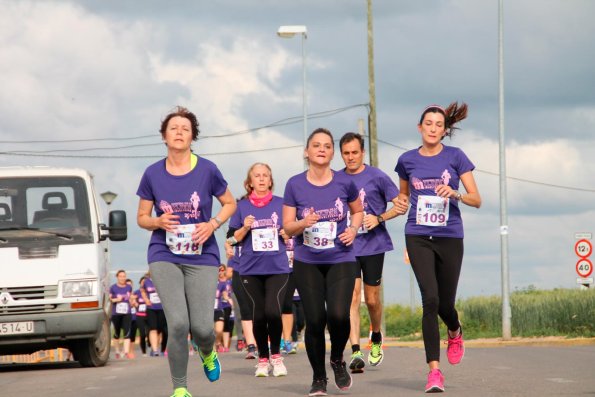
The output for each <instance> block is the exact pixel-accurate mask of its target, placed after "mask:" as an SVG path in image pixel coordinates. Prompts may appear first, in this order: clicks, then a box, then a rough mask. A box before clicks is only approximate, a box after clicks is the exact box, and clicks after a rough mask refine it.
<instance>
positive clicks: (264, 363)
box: [256, 358, 269, 368]
mask: <svg viewBox="0 0 595 397" xmlns="http://www.w3.org/2000/svg"><path fill="white" fill-rule="evenodd" d="M268 366H269V359H268V358H259V359H258V363H257V364H256V367H257V368H268Z"/></svg>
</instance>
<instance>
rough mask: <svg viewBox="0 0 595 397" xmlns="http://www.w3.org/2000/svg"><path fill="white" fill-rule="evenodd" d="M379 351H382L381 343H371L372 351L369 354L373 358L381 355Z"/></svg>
mask: <svg viewBox="0 0 595 397" xmlns="http://www.w3.org/2000/svg"><path fill="white" fill-rule="evenodd" d="M381 350H382V342H379V343H374V342H372V351H371V352H370V354H372V355H373V356H374V357H378V356H379V355H380V353H381Z"/></svg>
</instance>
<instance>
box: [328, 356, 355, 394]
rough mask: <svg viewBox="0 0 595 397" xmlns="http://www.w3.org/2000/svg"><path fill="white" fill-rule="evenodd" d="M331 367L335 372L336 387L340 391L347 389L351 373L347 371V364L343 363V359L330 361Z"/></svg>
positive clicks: (349, 385)
mask: <svg viewBox="0 0 595 397" xmlns="http://www.w3.org/2000/svg"><path fill="white" fill-rule="evenodd" d="M331 367H332V368H333V372H334V373H335V384H336V385H337V388H338V389H339V390H342V391H346V390H349V388H350V387H351V383H352V382H351V375H349V372H347V364H345V361H341V362H334V361H331Z"/></svg>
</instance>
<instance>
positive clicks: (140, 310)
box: [134, 289, 147, 317]
mask: <svg viewBox="0 0 595 397" xmlns="http://www.w3.org/2000/svg"><path fill="white" fill-rule="evenodd" d="M134 296H136V301H137V302H138V307H137V308H136V315H137V316H138V317H146V316H147V302H145V299H144V298H143V294H141V292H140V289H137V290H136V291H134Z"/></svg>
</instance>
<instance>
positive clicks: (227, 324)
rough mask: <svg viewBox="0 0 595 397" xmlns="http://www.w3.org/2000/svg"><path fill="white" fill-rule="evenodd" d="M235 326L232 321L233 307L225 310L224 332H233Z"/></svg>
mask: <svg viewBox="0 0 595 397" xmlns="http://www.w3.org/2000/svg"><path fill="white" fill-rule="evenodd" d="M233 324H234V323H233V321H231V307H226V308H224V309H223V332H231V331H232V330H233Z"/></svg>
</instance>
